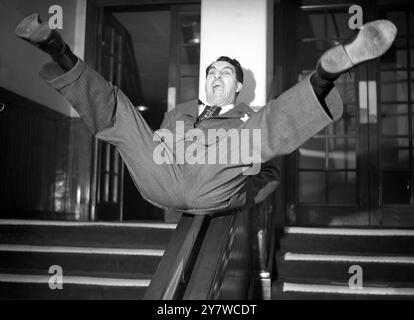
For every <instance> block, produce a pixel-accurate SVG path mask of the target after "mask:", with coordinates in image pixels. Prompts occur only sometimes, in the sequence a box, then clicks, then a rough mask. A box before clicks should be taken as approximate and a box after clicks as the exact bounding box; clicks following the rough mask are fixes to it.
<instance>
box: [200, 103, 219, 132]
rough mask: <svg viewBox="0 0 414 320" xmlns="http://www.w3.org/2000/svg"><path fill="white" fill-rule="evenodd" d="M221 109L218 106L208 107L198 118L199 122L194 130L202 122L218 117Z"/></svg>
mask: <svg viewBox="0 0 414 320" xmlns="http://www.w3.org/2000/svg"><path fill="white" fill-rule="evenodd" d="M220 111H221V108H220V107H218V106H206V107H205V108H204V110H203V112H202V113H201V114H200V115H199V117H198V118H197V121H196V122H195V123H194V128H195V127H197V126H198V125H199V124H200V123H201V122H202V121H204V120H206V119H208V118H211V117H215V116H218V115H219V114H220Z"/></svg>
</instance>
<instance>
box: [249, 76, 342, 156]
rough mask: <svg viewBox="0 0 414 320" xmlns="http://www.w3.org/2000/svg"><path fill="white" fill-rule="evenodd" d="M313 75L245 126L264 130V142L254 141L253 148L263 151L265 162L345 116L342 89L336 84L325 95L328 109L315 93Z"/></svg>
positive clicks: (299, 144) (284, 94)
mask: <svg viewBox="0 0 414 320" xmlns="http://www.w3.org/2000/svg"><path fill="white" fill-rule="evenodd" d="M310 77H311V76H308V77H306V78H305V79H304V80H302V81H301V82H299V83H298V84H296V85H295V86H293V87H292V88H290V89H289V90H287V91H286V92H284V93H283V94H282V95H280V96H279V97H278V98H277V99H275V100H272V101H270V102H269V103H268V104H267V105H266V106H265V107H263V108H262V109H260V110H259V111H258V112H255V113H253V114H252V115H251V117H250V119H249V120H248V121H246V122H245V124H244V126H243V127H242V129H243V128H245V129H260V130H261V143H260V145H254V144H251V146H250V152H251V154H252V153H253V152H254V153H255V154H256V155H258V154H260V156H261V162H262V163H263V162H267V161H269V160H271V159H273V158H274V157H277V156H281V155H286V154H289V153H291V152H293V151H294V150H296V149H297V148H298V147H299V146H301V145H302V144H303V143H305V142H306V141H307V140H308V139H309V138H311V137H312V136H314V135H315V134H317V133H318V132H319V131H321V130H322V129H324V128H325V127H326V126H328V125H329V124H330V123H332V122H333V121H335V120H337V119H339V118H340V117H341V115H342V110H343V105H342V100H341V97H340V95H339V92H338V90H337V89H336V88H332V89H331V90H330V92H329V93H328V94H327V96H326V97H325V99H324V103H325V108H328V110H329V112H327V111H325V109H324V107H323V106H322V105H321V103H320V102H319V100H318V97H317V96H316V94H315V91H314V89H313V87H312V84H311V83H310ZM250 131H252V130H250ZM252 140H253V139H251V141H252Z"/></svg>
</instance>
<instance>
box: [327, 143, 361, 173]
mask: <svg viewBox="0 0 414 320" xmlns="http://www.w3.org/2000/svg"><path fill="white" fill-rule="evenodd" d="M328 163H329V165H328V167H329V169H355V168H356V141H355V139H354V138H350V139H344V138H337V139H329V161H328Z"/></svg>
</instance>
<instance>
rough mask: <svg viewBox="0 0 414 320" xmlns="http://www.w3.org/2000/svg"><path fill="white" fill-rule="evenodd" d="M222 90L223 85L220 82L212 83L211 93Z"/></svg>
mask: <svg viewBox="0 0 414 320" xmlns="http://www.w3.org/2000/svg"><path fill="white" fill-rule="evenodd" d="M222 91H223V85H222V84H220V83H216V84H213V93H216V92H222Z"/></svg>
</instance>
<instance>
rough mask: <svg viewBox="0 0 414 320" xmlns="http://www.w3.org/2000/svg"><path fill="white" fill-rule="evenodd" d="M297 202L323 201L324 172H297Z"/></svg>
mask: <svg viewBox="0 0 414 320" xmlns="http://www.w3.org/2000/svg"><path fill="white" fill-rule="evenodd" d="M299 202H311V203H324V202H325V173H323V172H299Z"/></svg>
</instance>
